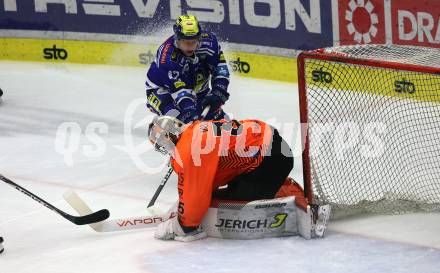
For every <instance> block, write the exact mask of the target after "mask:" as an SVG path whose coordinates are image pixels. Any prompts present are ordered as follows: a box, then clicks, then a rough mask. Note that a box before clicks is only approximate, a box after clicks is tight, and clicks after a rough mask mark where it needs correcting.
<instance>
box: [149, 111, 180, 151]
mask: <svg viewBox="0 0 440 273" xmlns="http://www.w3.org/2000/svg"><path fill="white" fill-rule="evenodd" d="M183 125H184V123H182V122H181V121H180V120H178V119H177V118H175V117H171V116H156V117H155V118H154V119H153V121H152V122H151V123H150V125H149V126H148V138H149V139H150V142H151V144H153V146H154V148H155V149H156V151H158V152H160V153H162V154H171V155H172V154H173V152H174V149H175V147H176V143H177V141H178V140H179V137H180V134H181V133H182V130H183V128H182V127H183Z"/></svg>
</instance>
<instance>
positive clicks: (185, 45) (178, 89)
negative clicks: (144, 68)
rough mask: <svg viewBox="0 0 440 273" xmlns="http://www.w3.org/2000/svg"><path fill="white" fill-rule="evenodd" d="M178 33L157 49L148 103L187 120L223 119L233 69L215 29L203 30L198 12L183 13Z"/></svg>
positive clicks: (149, 75) (160, 112)
mask: <svg viewBox="0 0 440 273" xmlns="http://www.w3.org/2000/svg"><path fill="white" fill-rule="evenodd" d="M173 30H174V35H173V36H171V37H170V38H168V39H167V40H166V41H165V42H164V43H163V44H162V45H161V46H160V47H159V49H158V50H157V54H156V59H155V61H154V62H153V63H152V64H151V66H150V68H149V70H148V73H147V81H146V91H147V100H148V101H147V106H148V108H149V109H150V110H151V111H152V112H153V113H156V114H158V115H168V116H174V117H177V118H178V119H180V120H181V121H183V122H184V123H188V122H191V121H193V120H197V119H200V115H201V113H202V111H203V109H205V108H206V107H207V106H210V108H209V112H208V114H207V115H206V116H205V118H204V119H206V120H211V119H222V118H224V115H225V113H224V112H223V109H222V106H223V104H224V103H225V102H226V101H227V100H228V98H229V93H228V85H229V70H228V67H227V64H226V61H225V58H224V56H223V52H222V51H221V48H220V45H219V44H218V41H217V37H216V36H215V34H214V33H211V32H204V31H202V29H201V27H200V24H199V23H198V21H197V19H196V17H195V16H192V15H182V16H179V18H177V20H176V23H175V24H174V26H173Z"/></svg>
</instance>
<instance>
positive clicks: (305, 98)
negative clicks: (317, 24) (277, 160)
mask: <svg viewBox="0 0 440 273" xmlns="http://www.w3.org/2000/svg"><path fill="white" fill-rule="evenodd" d="M298 68H299V71H298V72H299V82H298V84H299V96H300V112H301V122H302V123H303V125H304V124H306V125H307V126H303V128H306V130H307V131H306V132H307V134H303V135H304V139H303V142H304V152H303V166H304V181H305V183H304V184H305V190H306V194H307V196H308V198H309V199H310V200H312V199H313V200H314V202H316V203H327V204H331V205H332V208H333V212H334V216H335V217H336V218H340V217H343V216H347V215H352V214H359V213H365V212H367V213H368V212H370V213H384V214H397V213H407V212H415V211H439V210H440V50H439V49H432V48H422V47H411V46H397V45H365V46H344V47H335V48H328V49H321V50H316V51H309V52H303V53H302V54H301V55H300V56H299V58H298Z"/></svg>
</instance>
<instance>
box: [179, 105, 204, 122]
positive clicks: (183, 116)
mask: <svg viewBox="0 0 440 273" xmlns="http://www.w3.org/2000/svg"><path fill="white" fill-rule="evenodd" d="M177 118H178V119H179V120H181V121H182V122H183V123H190V122H193V121H195V120H198V119H199V118H200V115H199V113H198V111H197V110H196V107H194V106H191V107H187V108H185V109H182V110H181V111H180V114H179V115H178V116H177Z"/></svg>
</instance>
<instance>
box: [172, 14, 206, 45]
mask: <svg viewBox="0 0 440 273" xmlns="http://www.w3.org/2000/svg"><path fill="white" fill-rule="evenodd" d="M173 30H174V34H175V36H176V38H177V39H179V40H180V39H183V40H192V39H200V36H201V34H202V28H201V27H200V24H199V22H198V21H197V18H196V17H195V16H194V15H181V16H179V17H178V18H177V20H176V23H175V24H174V26H173Z"/></svg>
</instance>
